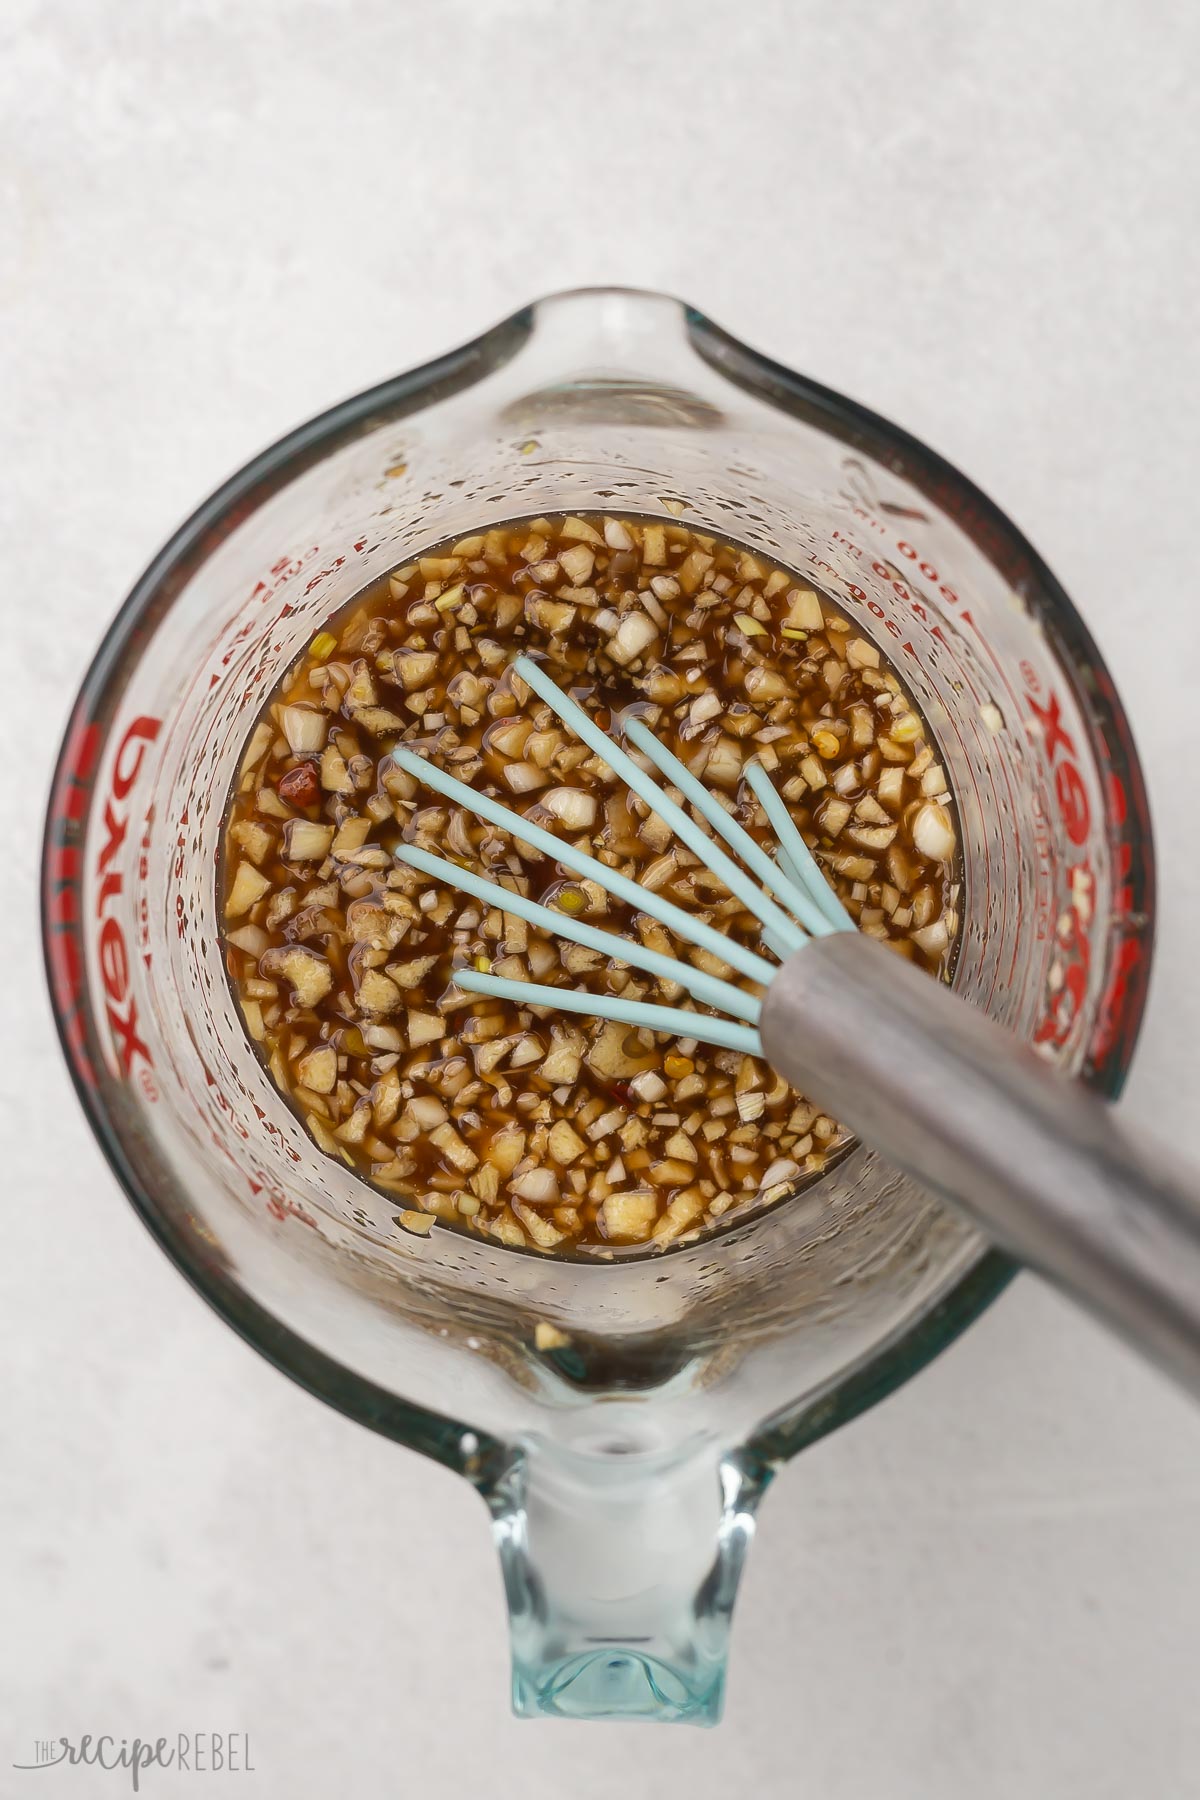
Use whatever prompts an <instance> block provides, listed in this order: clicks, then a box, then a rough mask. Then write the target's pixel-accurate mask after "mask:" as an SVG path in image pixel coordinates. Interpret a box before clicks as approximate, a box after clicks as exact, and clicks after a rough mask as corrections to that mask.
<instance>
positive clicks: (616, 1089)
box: [608, 1081, 633, 1106]
mask: <svg viewBox="0 0 1200 1800" xmlns="http://www.w3.org/2000/svg"><path fill="white" fill-rule="evenodd" d="M608 1091H609V1093H610V1094H611V1095H612V1097H613V1099H614V1100H616V1101H618V1102H619V1103H620V1105H622V1106H632V1105H633V1089H632V1088H631V1087H630V1085H629V1083H628V1082H627V1081H614V1082H613V1084H612V1086H611V1087H610V1088H609V1090H608Z"/></svg>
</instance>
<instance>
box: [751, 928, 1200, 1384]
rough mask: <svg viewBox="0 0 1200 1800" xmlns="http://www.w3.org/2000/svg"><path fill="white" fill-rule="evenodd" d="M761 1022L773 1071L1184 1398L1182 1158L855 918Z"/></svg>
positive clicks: (1189, 1208) (1188, 1218) (1192, 1211)
mask: <svg viewBox="0 0 1200 1800" xmlns="http://www.w3.org/2000/svg"><path fill="white" fill-rule="evenodd" d="M761 1031H762V1039H763V1044H764V1047H765V1049H766V1053H767V1057H768V1059H769V1060H770V1062H771V1063H772V1065H773V1066H774V1067H775V1068H776V1069H777V1070H778V1071H779V1072H780V1074H782V1075H785V1076H786V1077H787V1078H788V1080H789V1081H791V1082H793V1083H794V1084H795V1085H796V1086H797V1087H799V1088H801V1089H802V1090H803V1091H804V1092H805V1093H806V1094H808V1095H809V1096H810V1097H811V1098H812V1099H813V1100H815V1101H816V1102H818V1103H819V1104H820V1105H821V1106H824V1107H826V1108H827V1109H828V1110H829V1111H830V1112H831V1113H833V1114H834V1115H835V1116H836V1117H837V1118H839V1119H840V1120H841V1121H842V1122H843V1124H845V1125H847V1126H849V1127H850V1128H851V1129H852V1130H853V1131H855V1132H856V1133H857V1134H858V1135H859V1136H860V1137H861V1138H862V1139H863V1141H864V1142H865V1143H867V1144H870V1145H871V1146H873V1147H874V1148H875V1149H877V1150H878V1151H879V1152H880V1154H881V1155H883V1156H885V1157H886V1158H887V1159H888V1161H889V1162H892V1163H894V1164H896V1165H897V1166H898V1167H899V1168H902V1169H903V1170H905V1171H906V1173H907V1174H909V1175H911V1176H912V1177H913V1179H914V1180H916V1181H919V1182H920V1183H921V1184H922V1185H923V1186H925V1187H928V1188H931V1189H933V1190H934V1191H935V1192H936V1193H938V1194H939V1195H941V1196H942V1197H943V1198H944V1199H947V1200H950V1201H952V1202H953V1203H954V1204H955V1205H956V1206H958V1207H959V1208H961V1210H962V1211H963V1212H965V1213H967V1214H968V1215H969V1216H970V1217H971V1218H972V1219H973V1220H974V1221H975V1222H976V1223H977V1224H978V1225H980V1226H981V1227H982V1228H983V1230H984V1231H986V1232H987V1233H988V1235H989V1236H990V1237H991V1238H993V1239H994V1240H995V1242H996V1243H998V1244H999V1245H1001V1246H1002V1247H1003V1248H1004V1249H1006V1250H1008V1251H1010V1252H1011V1253H1012V1254H1013V1255H1014V1256H1016V1257H1018V1258H1019V1259H1020V1260H1021V1261H1022V1262H1025V1263H1027V1264H1028V1265H1029V1267H1030V1268H1032V1269H1036V1270H1037V1271H1038V1272H1039V1273H1040V1274H1042V1275H1045V1276H1047V1277H1048V1278H1049V1279H1050V1280H1051V1281H1053V1282H1055V1283H1056V1284H1057V1285H1058V1286H1059V1287H1060V1288H1062V1289H1063V1290H1064V1291H1065V1292H1066V1293H1068V1294H1070V1295H1071V1296H1072V1297H1073V1298H1074V1299H1075V1300H1077V1301H1079V1302H1080V1303H1081V1304H1082V1305H1083V1306H1085V1307H1087V1308H1088V1309H1089V1310H1090V1311H1091V1312H1093V1313H1094V1314H1095V1315H1096V1316H1097V1317H1098V1318H1099V1319H1100V1320H1101V1321H1102V1323H1104V1324H1106V1325H1108V1326H1110V1327H1111V1328H1112V1329H1113V1330H1115V1331H1117V1332H1118V1333H1120V1334H1121V1335H1122V1336H1123V1337H1125V1338H1126V1339H1127V1340H1128V1342H1129V1343H1130V1344H1132V1345H1133V1347H1134V1348H1135V1349H1137V1350H1139V1351H1141V1352H1142V1353H1143V1354H1144V1355H1146V1356H1147V1357H1149V1358H1151V1359H1152V1360H1153V1361H1155V1362H1157V1363H1158V1364H1159V1365H1160V1366H1161V1367H1162V1368H1163V1369H1165V1370H1166V1371H1167V1372H1168V1373H1170V1374H1172V1375H1174V1376H1175V1377H1176V1379H1177V1380H1179V1381H1181V1382H1182V1383H1183V1384H1184V1386H1185V1387H1188V1388H1190V1389H1191V1391H1192V1392H1193V1393H1195V1394H1197V1395H1200V1179H1198V1177H1197V1176H1196V1174H1195V1173H1194V1172H1192V1171H1190V1170H1189V1171H1185V1170H1184V1169H1182V1168H1181V1167H1180V1166H1179V1165H1178V1164H1177V1163H1175V1161H1174V1159H1172V1158H1170V1157H1168V1156H1167V1155H1165V1154H1164V1152H1163V1150H1162V1147H1161V1146H1160V1145H1159V1144H1158V1143H1156V1142H1151V1141H1150V1140H1149V1138H1148V1136H1147V1134H1145V1133H1144V1132H1143V1133H1135V1132H1132V1131H1128V1130H1126V1129H1124V1128H1123V1127H1122V1126H1121V1125H1119V1124H1118V1123H1117V1121H1116V1120H1115V1118H1114V1117H1113V1116H1112V1114H1111V1112H1110V1110H1109V1108H1108V1107H1107V1105H1106V1104H1105V1102H1104V1101H1102V1100H1100V1099H1099V1098H1097V1096H1096V1095H1094V1094H1093V1093H1091V1092H1090V1091H1089V1090H1088V1089H1087V1088H1085V1087H1084V1086H1082V1084H1081V1083H1079V1082H1077V1081H1074V1080H1071V1079H1070V1078H1068V1077H1066V1076H1064V1075H1061V1074H1059V1073H1058V1072H1057V1071H1056V1070H1054V1069H1053V1068H1051V1067H1050V1066H1049V1065H1048V1064H1047V1063H1046V1062H1045V1061H1043V1059H1042V1058H1041V1057H1039V1056H1038V1055H1036V1053H1035V1052H1034V1051H1032V1050H1030V1049H1028V1048H1027V1047H1026V1046H1025V1045H1023V1044H1021V1043H1019V1042H1018V1040H1017V1039H1016V1038H1015V1037H1013V1036H1012V1035H1011V1034H1010V1033H1009V1032H1008V1031H1007V1030H1006V1029H1005V1028H1004V1027H1003V1026H1000V1025H998V1024H996V1023H995V1021H994V1020H991V1019H988V1018H987V1017H985V1015H984V1014H983V1013H982V1012H980V1011H978V1010H977V1009H976V1008H975V1007H973V1006H971V1005H969V1004H968V1003H967V1002H966V1001H964V1000H962V999H960V998H959V996H958V995H956V994H954V993H953V992H952V991H951V990H950V989H949V988H947V987H945V986H944V985H942V984H941V983H939V982H936V981H933V980H931V979H930V978H929V976H928V975H926V974H923V973H922V972H921V971H920V970H919V969H916V968H914V967H913V966H912V965H911V964H910V963H906V962H904V961H903V960H902V959H901V958H899V957H897V956H896V955H894V954H893V953H892V952H890V951H888V950H886V949H885V948H884V946H883V945H882V944H880V943H879V942H877V941H876V940H874V939H871V938H866V937H862V936H860V935H859V934H858V933H850V932H844V933H838V934H836V935H834V936H831V937H827V938H825V939H823V940H819V941H817V942H814V943H811V944H807V945H805V947H804V948H803V949H802V950H799V951H797V952H796V953H795V954H794V955H792V956H791V957H790V958H789V959H788V960H787V962H785V963H784V964H783V966H782V967H781V969H780V970H779V973H778V974H777V975H776V976H775V978H774V980H773V982H772V984H771V987H770V989H769V991H768V994H767V998H766V1002H765V1004H764V1007H763V1014H762V1021H761Z"/></svg>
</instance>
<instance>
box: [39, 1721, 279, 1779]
mask: <svg viewBox="0 0 1200 1800" xmlns="http://www.w3.org/2000/svg"><path fill="white" fill-rule="evenodd" d="M12 1766H13V1768H14V1769H17V1770H19V1771H20V1772H21V1773H23V1774H28V1773H36V1772H37V1770H39V1769H57V1768H62V1767H64V1766H65V1767H67V1768H73V1769H105V1770H107V1771H108V1772H109V1773H120V1772H121V1771H124V1773H125V1774H126V1776H127V1777H128V1780H129V1784H130V1787H131V1789H132V1791H133V1793H135V1794H137V1793H140V1792H141V1780H142V1776H143V1774H144V1773H145V1772H146V1770H147V1769H177V1770H181V1771H182V1772H183V1773H184V1774H188V1775H253V1774H255V1773H256V1772H257V1771H256V1770H255V1766H254V1759H253V1756H252V1754H251V1750H250V1734H249V1732H245V1731H196V1732H187V1731H180V1732H177V1733H176V1734H175V1736H174V1737H157V1738H154V1739H149V1738H140V1737H134V1738H127V1737H123V1738H116V1737H112V1736H110V1735H109V1734H108V1733H107V1732H105V1733H102V1734H101V1735H100V1736H99V1737H94V1736H93V1735H92V1734H91V1732H85V1733H84V1735H83V1736H82V1737H78V1738H69V1737H56V1738H38V1739H37V1740H36V1741H35V1742H34V1745H33V1756H32V1758H30V1759H29V1760H27V1761H22V1762H14V1763H13V1765H12ZM87 1792H88V1794H89V1795H91V1794H94V1793H96V1792H97V1789H96V1787H95V1786H94V1785H89V1786H88V1789H87Z"/></svg>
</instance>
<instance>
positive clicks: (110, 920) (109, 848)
mask: <svg viewBox="0 0 1200 1800" xmlns="http://www.w3.org/2000/svg"><path fill="white" fill-rule="evenodd" d="M161 727H162V720H161V719H150V718H146V717H144V716H143V717H141V718H137V719H135V720H134V721H133V723H132V725H130V727H129V729H128V730H127V731H126V733H125V736H124V737H123V738H122V739H121V743H120V746H119V748H118V750H117V754H116V759H115V761H114V763H113V773H112V787H111V789H110V791H109V794H108V797H107V799H106V800H105V802H104V842H103V845H102V846H101V850H100V855H99V857H98V858H97V860H96V875H97V879H98V881H99V884H100V885H99V888H98V890H97V893H96V918H97V920H98V921H99V932H98V935H97V939H96V954H97V957H98V960H99V964H100V979H101V981H102V982H103V984H104V996H105V1006H106V1009H107V1012H108V1023H109V1027H110V1029H111V1031H112V1039H113V1047H114V1048H115V1050H116V1052H117V1056H118V1058H119V1060H120V1063H121V1068H122V1071H123V1073H124V1074H126V1075H129V1074H130V1073H131V1072H132V1070H133V1064H134V1059H135V1058H136V1057H141V1059H142V1060H143V1062H145V1063H147V1064H150V1063H151V1062H152V1061H153V1058H152V1057H151V1055H150V1052H149V1050H148V1049H147V1047H146V1044H145V1042H144V1041H143V1039H142V1038H141V1037H140V1036H139V1035H138V1009H137V1001H136V1000H135V999H134V997H133V993H132V991H131V987H130V979H129V946H128V941H127V939H126V935H125V927H124V924H123V922H122V918H121V905H120V903H121V899H122V896H123V895H124V892H125V871H124V869H123V868H122V866H121V851H122V848H123V846H124V843H125V839H126V837H127V836H128V833H129V811H128V808H127V806H126V804H125V802H127V801H128V799H129V795H130V793H131V791H132V789H133V784H134V782H135V781H136V780H137V778H138V772H139V770H140V769H141V766H142V761H143V758H144V757H145V754H146V751H147V748H148V747H149V746H150V745H151V744H152V743H153V742H154V740H155V738H156V737H157V736H158V734H159V731H160V729H161Z"/></svg>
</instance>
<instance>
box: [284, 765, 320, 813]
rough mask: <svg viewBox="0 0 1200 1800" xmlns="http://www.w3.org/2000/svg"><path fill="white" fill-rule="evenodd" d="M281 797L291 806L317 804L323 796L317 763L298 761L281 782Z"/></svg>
mask: <svg viewBox="0 0 1200 1800" xmlns="http://www.w3.org/2000/svg"><path fill="white" fill-rule="evenodd" d="M279 798H280V799H281V800H286V801H287V803H288V805H289V806H299V807H305V806H315V805H316V804H317V801H318V800H319V799H320V798H321V781H320V777H319V776H318V774H317V769H316V764H315V763H311V762H302V763H297V764H296V767H295V768H294V769H289V770H288V772H287V774H286V775H285V776H284V777H283V779H282V780H281V781H280V783H279Z"/></svg>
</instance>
